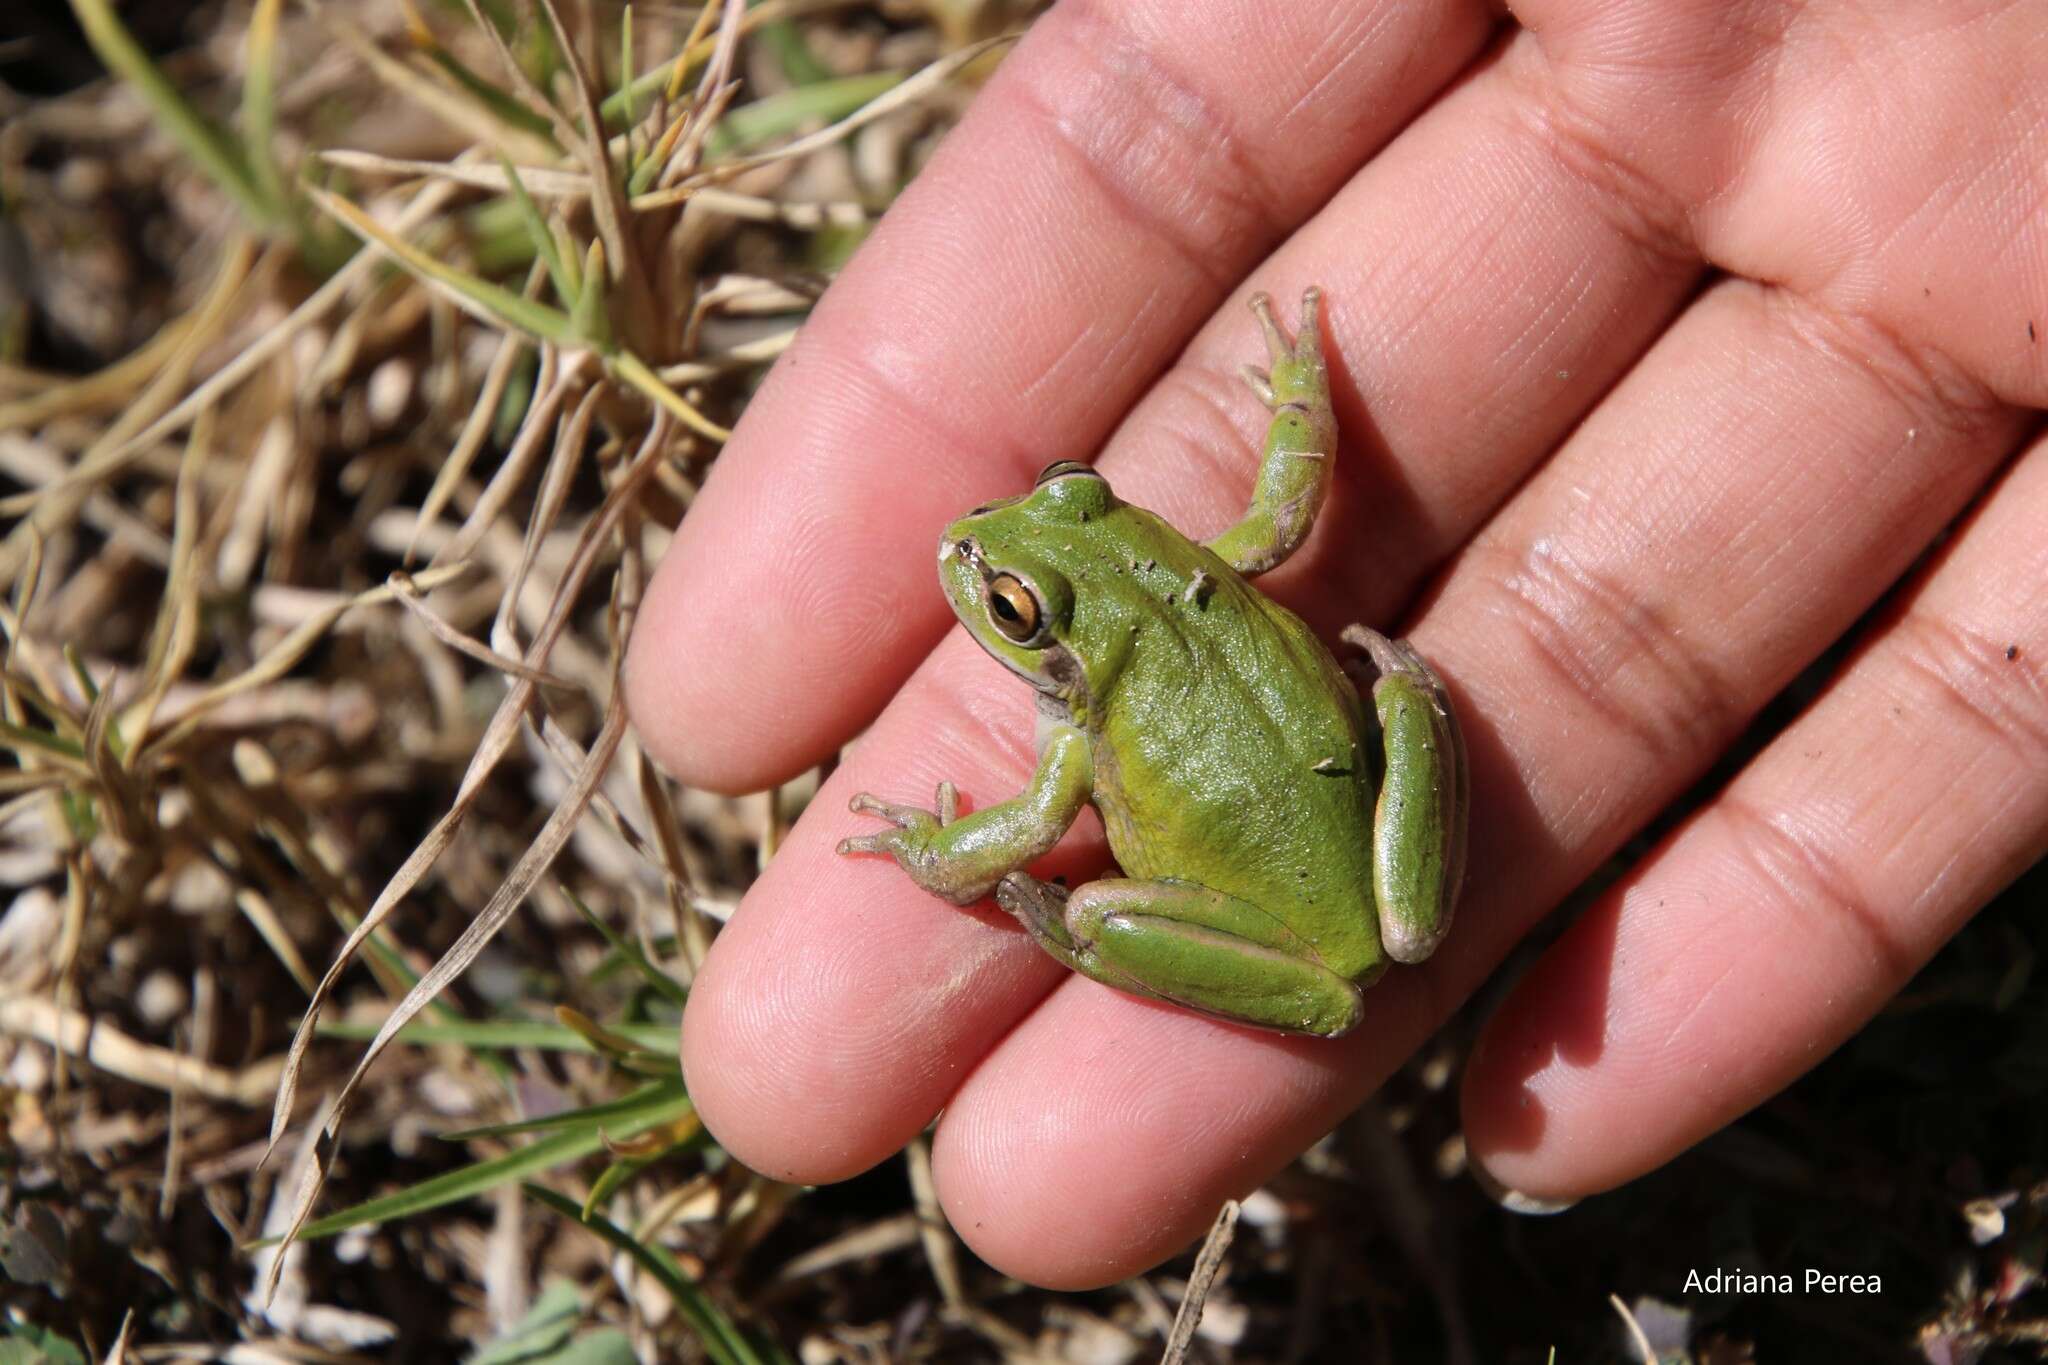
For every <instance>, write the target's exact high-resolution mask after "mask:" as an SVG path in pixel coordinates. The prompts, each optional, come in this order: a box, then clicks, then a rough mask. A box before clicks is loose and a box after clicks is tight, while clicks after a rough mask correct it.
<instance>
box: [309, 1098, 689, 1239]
mask: <svg viewBox="0 0 2048 1365" xmlns="http://www.w3.org/2000/svg"><path fill="white" fill-rule="evenodd" d="M689 1109H690V1101H689V1100H688V1098H686V1097H685V1096H684V1095H683V1094H682V1087H681V1086H680V1085H678V1086H676V1087H675V1088H674V1090H673V1092H672V1093H671V1094H670V1096H669V1097H668V1098H667V1099H666V1100H665V1101H664V1102H663V1103H660V1104H650V1105H648V1106H647V1107H645V1108H644V1109H642V1110H641V1111H640V1114H639V1116H638V1117H636V1118H632V1119H628V1120H626V1121H625V1122H623V1123H621V1124H619V1125H618V1126H617V1127H616V1128H614V1129H613V1130H611V1131H610V1132H609V1133H606V1132H603V1131H600V1130H598V1129H596V1128H590V1129H579V1130H577V1131H575V1132H569V1133H557V1134H556V1135H555V1136H553V1137H545V1138H541V1139H540V1140H539V1141H537V1142H530V1143H528V1144H526V1145H525V1146H524V1147H520V1148H517V1149H516V1150H514V1151H510V1152H506V1153H505V1154H504V1155H502V1156H495V1157H492V1158H490V1159H489V1160H487V1161H478V1162H473V1163H471V1164H470V1165H467V1166H462V1167H459V1168H457V1169H455V1170H452V1171H445V1172H443V1173H442V1174H440V1175H437V1176H433V1177H431V1178H429V1179H426V1180H422V1181H420V1182H419V1183H418V1184H416V1185H408V1186H406V1187H405V1188H404V1189H402V1190H396V1191H394V1192H392V1193H390V1194H387V1195H383V1196H381V1197H379V1198H376V1199H370V1200H365V1201H364V1202H363V1203H360V1204H357V1205H356V1206H355V1207H353V1208H347V1209H343V1210H341V1211H340V1212H339V1213H331V1214H329V1215H328V1216H327V1217H325V1218H316V1219H314V1220H313V1221H312V1222H310V1223H308V1224H306V1226H305V1227H304V1228H302V1229H301V1230H300V1232H299V1238H300V1240H309V1239H311V1238H315V1237H332V1236H333V1235H334V1234H335V1233H337V1232H345V1231H347V1230H348V1229H349V1228H353V1227H361V1226H362V1225H363V1224H365V1223H388V1222H390V1221H392V1220H393V1219H397V1218H405V1217H408V1216H410V1215H412V1214H415V1213H423V1212H425V1211H426V1210H428V1209H436V1208H439V1207H441V1206H442V1205H443V1204H453V1203H455V1202H456V1201H457V1200H462V1199H469V1198H472V1197H474V1196H476V1195H479V1194H483V1193H486V1192H487V1191H490V1190H493V1189H496V1188H497V1187H498V1186H500V1185H503V1184H505V1183H506V1182H508V1181H512V1180H518V1179H520V1178H521V1177H523V1176H529V1175H533V1174H535V1173H537V1172H540V1171H545V1170H549V1169H551V1168H553V1167H556V1166H560V1165H564V1164H566V1163H568V1162H571V1161H575V1160H577V1159H579V1158H581V1157H586V1156H589V1155H590V1154H591V1153H592V1152H595V1151H598V1150H600V1149H602V1148H603V1146H604V1141H605V1138H606V1137H607V1136H610V1137H614V1138H623V1137H630V1136H632V1135H633V1134H634V1133H638V1132H642V1131H645V1130H646V1129H648V1128H652V1127H655V1126H656V1125H658V1124H662V1123H667V1122H669V1121H671V1120H673V1119H676V1118H678V1117H680V1116H681V1115H683V1114H685V1113H687V1112H689ZM570 1207H571V1208H573V1207H575V1206H574V1205H571V1206H570Z"/></svg>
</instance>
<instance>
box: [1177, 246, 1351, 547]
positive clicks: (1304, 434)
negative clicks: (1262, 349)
mask: <svg viewBox="0 0 2048 1365" xmlns="http://www.w3.org/2000/svg"><path fill="white" fill-rule="evenodd" d="M1321 302H1322V291H1321V290H1319V289H1316V288H1314V287H1310V288H1309V289H1307V290H1305V291H1303V293H1302V296H1301V330H1300V331H1299V332H1297V333H1296V334H1295V337H1294V340H1293V341H1289V340H1288V339H1287V336H1286V334H1285V333H1284V332H1282V331H1281V330H1280V324H1279V323H1277V322H1275V321H1273V301H1272V299H1270V298H1269V297H1267V295H1265V294H1264V293H1258V294H1254V295H1252V311H1253V312H1254V313H1256V314H1258V318H1259V327H1260V329H1261V330H1262V331H1264V332H1265V334H1266V350H1267V352H1268V353H1269V356H1270V363H1271V365H1272V370H1271V372H1270V373H1268V372H1266V371H1262V370H1256V369H1253V368H1252V367H1251V366H1249V365H1247V366H1245V369H1244V377H1245V380H1246V382H1248V383H1249V384H1250V385H1251V386H1252V392H1254V393H1256V394H1258V396H1259V398H1260V400H1261V401H1262V402H1264V403H1265V405H1266V406H1267V407H1269V408H1271V409H1273V420H1272V422H1271V423H1270V424H1269V425H1268V426H1267V428H1266V449H1265V454H1264V455H1263V456H1262V457H1261V459H1260V461H1259V477H1258V482H1257V483H1256V484H1254V485H1253V487H1252V506H1251V511H1249V512H1248V513H1246V514H1245V518H1244V520H1243V521H1240V522H1239V523H1238V524H1237V525H1235V526H1233V527H1231V528H1230V529H1229V530H1228V531H1225V532H1224V533H1223V534H1222V535H1220V536H1218V537H1216V538H1215V539H1214V540H1212V541H1210V542H1209V548H1210V549H1211V550H1214V551H1215V552H1216V553H1217V555H1219V556H1220V557H1221V558H1222V559H1223V561H1224V562H1225V563H1226V564H1228V565H1230V567H1231V568H1233V569H1236V570H1237V571H1238V572H1239V573H1241V574H1244V575H1245V576H1246V577H1250V576H1251V575H1253V574H1261V573H1264V572H1265V571H1266V570H1268V569H1270V568H1272V567H1273V566H1275V565H1276V564H1279V563H1280V562H1281V561H1282V560H1284V559H1286V558H1287V556H1289V555H1291V554H1293V553H1294V551H1295V548H1296V547H1297V546H1299V545H1300V544H1301V542H1302V541H1303V540H1304V539H1305V538H1306V537H1307V536H1308V531H1309V527H1311V526H1313V525H1315V520H1316V513H1317V512H1318V511H1320V510H1321V509H1322V506H1323V495H1324V494H1325V493H1327V492H1328V491H1329V487H1330V463H1331V460H1332V458H1333V457H1334V456H1335V455H1336V453H1337V414H1336V413H1335V412H1334V411H1333V410H1332V409H1331V407H1330V375H1329V370H1328V367H1327V366H1326V365H1325V364H1324V363H1323V334H1322V325H1321V321H1320V319H1319V317H1318V312H1319V309H1320V305H1321Z"/></svg>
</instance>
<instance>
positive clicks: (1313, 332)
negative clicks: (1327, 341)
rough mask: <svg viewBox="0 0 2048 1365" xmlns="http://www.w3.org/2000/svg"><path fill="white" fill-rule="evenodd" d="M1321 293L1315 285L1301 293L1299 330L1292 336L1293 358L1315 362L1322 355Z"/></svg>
mask: <svg viewBox="0 0 2048 1365" xmlns="http://www.w3.org/2000/svg"><path fill="white" fill-rule="evenodd" d="M1322 310H1323V291H1322V290H1321V289H1319V288H1318V287H1316V286H1315V285H1310V286H1309V287H1308V288H1306V289H1304V290H1302V291H1301V328H1300V330H1299V331H1297V332H1296V333H1295V334H1294V347H1293V358H1294V359H1296V360H1300V361H1309V360H1315V359H1317V358H1318V357H1320V356H1321V355H1322V353H1323V324H1322V316H1321V315H1322Z"/></svg>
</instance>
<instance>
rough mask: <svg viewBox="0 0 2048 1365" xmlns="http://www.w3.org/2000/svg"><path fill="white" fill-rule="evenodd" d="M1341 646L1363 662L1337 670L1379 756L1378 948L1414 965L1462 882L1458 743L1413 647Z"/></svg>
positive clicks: (1378, 639) (1357, 629) (1356, 640)
mask: <svg viewBox="0 0 2048 1365" xmlns="http://www.w3.org/2000/svg"><path fill="white" fill-rule="evenodd" d="M1342 638H1343V641H1344V643H1345V644H1347V645H1350V646H1351V647H1353V648H1354V649H1357V650H1359V651H1361V652H1362V653H1364V654H1365V655H1366V656H1367V658H1368V659H1369V660H1370V661H1371V666H1370V668H1369V669H1367V668H1364V667H1362V666H1360V664H1359V663H1358V662H1357V661H1355V660H1346V661H1345V668H1346V671H1347V672H1349V673H1351V675H1352V677H1353V679H1354V681H1356V682H1357V683H1358V685H1359V690H1360V691H1361V692H1365V693H1366V694H1367V695H1368V696H1370V697H1371V699H1372V709H1373V711H1374V713H1375V714H1376V715H1377V716H1378V718H1379V725H1380V742H1381V747H1382V749H1383V751H1384V756H1385V765H1384V776H1383V777H1382V779H1381V782H1380V793H1379V801H1378V804H1377V805H1376V806H1375V807H1374V810H1373V826H1372V850H1373V851H1372V875H1373V880H1372V891H1373V900H1374V902H1375V903H1376V904H1377V906H1378V909H1379V921H1380V940H1381V942H1382V943H1383V944H1384V946H1385V947H1386V950H1387V955H1388V956H1390V957H1392V958H1393V959H1394V960H1395V961H1396V962H1420V961H1422V960H1423V959H1425V958H1427V957H1428V956H1429V955H1430V954H1431V953H1433V952H1435V951H1436V947H1437V945H1438V944H1439V943H1441V942H1443V938H1444V935H1445V934H1447V933H1449V932H1450V928H1451V913H1452V912H1453V911H1454V910H1456V909H1457V904H1458V890H1459V887H1460V886H1461V885H1462V884H1463V882H1464V880H1465V846H1466V833H1465V826H1466V823H1467V820H1466V803H1467V799H1468V796H1467V794H1468V792H1469V791H1470V789H1471V786H1470V781H1469V779H1468V777H1467V775H1466V761H1465V740H1464V736H1463V735H1462V734H1461V733H1460V732H1459V730H1458V717H1457V713H1456V712H1455V711H1453V710H1452V709H1451V699H1450V696H1449V694H1448V693H1447V692H1445V690H1444V683H1443V679H1442V678H1440V677H1438V676H1437V672H1436V670H1435V669H1434V668H1432V667H1430V664H1429V661H1428V660H1427V659H1425V658H1423V657H1422V656H1421V655H1420V654H1418V653H1416V652H1415V647H1414V646H1412V645H1410V644H1409V643H1408V642H1407V641H1406V640H1390V639H1388V638H1387V637H1386V636H1384V635H1382V634H1380V633H1379V632H1378V631H1376V630H1368V629H1366V628H1365V627H1364V626H1351V627H1349V628H1347V629H1346V630H1345V631H1344V634H1343V637H1342Z"/></svg>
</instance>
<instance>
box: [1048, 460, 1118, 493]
mask: <svg viewBox="0 0 2048 1365" xmlns="http://www.w3.org/2000/svg"><path fill="white" fill-rule="evenodd" d="M1069 474H1085V475H1087V476H1088V477H1089V478H1093V479H1099V478H1101V477H1102V476H1101V475H1100V474H1097V473H1096V472H1095V471H1094V470H1093V469H1090V468H1089V467H1088V466H1087V465H1085V464H1082V463H1081V462H1080V461H1079V460H1059V461H1056V462H1054V463H1052V464H1049V465H1047V466H1046V467H1045V468H1043V469H1041V470H1039V471H1038V482H1036V483H1034V484H1033V485H1032V487H1033V488H1043V487H1045V486H1046V485H1047V484H1049V483H1051V482H1052V481H1053V480H1054V479H1064V478H1066V477H1067V476H1068V475H1069Z"/></svg>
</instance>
